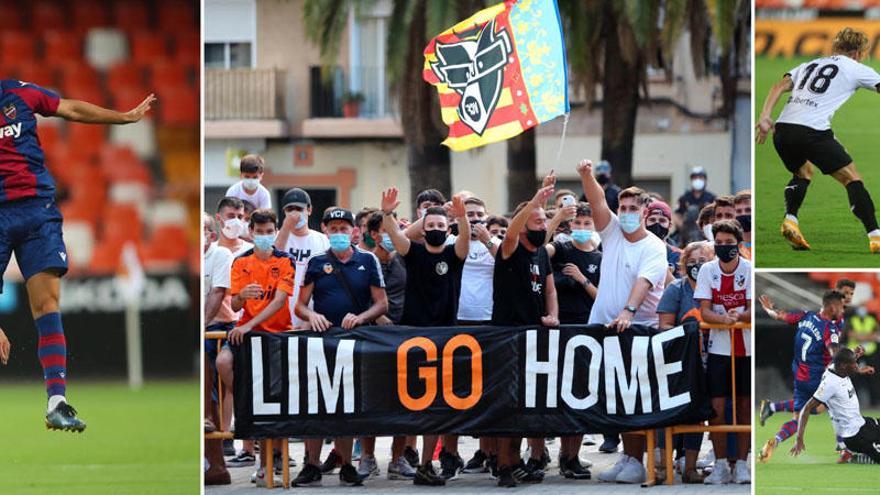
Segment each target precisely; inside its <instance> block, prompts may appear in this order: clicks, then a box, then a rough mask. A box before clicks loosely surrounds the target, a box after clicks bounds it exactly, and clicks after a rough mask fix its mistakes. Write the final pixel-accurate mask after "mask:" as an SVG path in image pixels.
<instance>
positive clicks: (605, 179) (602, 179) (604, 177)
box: [596, 174, 611, 186]
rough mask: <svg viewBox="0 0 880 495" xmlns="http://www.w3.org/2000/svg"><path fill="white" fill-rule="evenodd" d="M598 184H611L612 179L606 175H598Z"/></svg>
mask: <svg viewBox="0 0 880 495" xmlns="http://www.w3.org/2000/svg"><path fill="white" fill-rule="evenodd" d="M596 182H598V183H599V184H600V185H603V186H604V185H605V184H608V183H609V182H611V177H608V176H607V175H605V174H602V175H597V176H596Z"/></svg>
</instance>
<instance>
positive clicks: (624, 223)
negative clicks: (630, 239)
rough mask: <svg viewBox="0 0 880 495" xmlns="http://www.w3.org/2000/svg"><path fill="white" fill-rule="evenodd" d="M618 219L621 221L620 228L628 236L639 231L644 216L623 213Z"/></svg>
mask: <svg viewBox="0 0 880 495" xmlns="http://www.w3.org/2000/svg"><path fill="white" fill-rule="evenodd" d="M618 217H619V219H620V228H621V229H622V230H623V231H624V232H626V233H627V234H632V233H633V232H635V231H637V230H639V225H641V223H642V216H641V215H639V214H638V213H621V214H620V215H619V216H618Z"/></svg>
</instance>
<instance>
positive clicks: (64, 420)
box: [0, 79, 156, 432]
mask: <svg viewBox="0 0 880 495" xmlns="http://www.w3.org/2000/svg"><path fill="white" fill-rule="evenodd" d="M155 101H156V98H155V96H153V95H152V94H150V95H148V96H147V97H146V98H145V99H144V100H143V101H142V102H141V103H140V104H139V105H138V106H137V107H135V108H133V109H132V110H129V111H127V112H117V111H114V110H109V109H106V108H102V107H99V106H97V105H93V104H91V103H86V102H84V101H79V100H70V99H64V98H60V97H59V96H58V95H57V94H56V93H54V92H52V91H49V90H47V89H44V88H41V87H39V86H36V85H34V84H30V83H26V82H22V81H17V80H14V79H8V80H0V274H2V273H3V272H4V271H6V266H7V264H8V263H9V259H10V257H11V256H12V254H13V253H15V259H16V260H17V261H18V265H19V268H21V273H22V275H23V276H24V279H25V287H26V289H27V294H28V302H29V303H30V308H31V313H32V315H33V318H34V323H35V324H36V327H37V333H38V334H39V342H38V345H37V355H38V357H39V360H40V365H41V366H42V368H43V377H44V379H45V381H46V392H47V394H48V397H49V400H48V407H47V412H46V428H48V429H52V430H68V431H79V432H81V431H83V430H85V428H86V424H85V422H83V421H82V420H81V419H79V418H78V417H77V413H76V410H75V409H74V408H73V407H72V406H70V405H69V404H68V403H67V399H66V397H65V394H66V386H67V382H66V375H67V344H66V341H65V338H64V329H63V327H62V325H61V313H60V312H59V304H58V301H59V299H60V295H61V277H62V276H63V275H64V274H65V273H66V272H67V250H66V248H65V246H64V239H63V237H62V234H61V221H62V219H61V212H60V210H59V209H58V206H57V205H56V204H55V182H54V180H52V176H51V175H50V174H49V170H48V169H47V168H46V163H45V160H44V154H43V149H42V147H41V146H40V139H39V137H38V136H37V115H38V114H39V115H42V116H45V117H50V116H55V117H61V118H62V119H64V120H68V121H71V122H82V123H86V124H130V123H133V122H138V121H139V120H141V119H142V118H143V117H144V115H145V114H146V113H147V112H148V111H149V110H150V106H151V105H152V104H153V102H155ZM2 287H3V286H2V281H0V291H2ZM9 350H10V346H9V341H8V339H7V337H6V335H5V334H4V333H3V332H2V330H0V362H2V363H3V364H6V361H7V359H8V358H9Z"/></svg>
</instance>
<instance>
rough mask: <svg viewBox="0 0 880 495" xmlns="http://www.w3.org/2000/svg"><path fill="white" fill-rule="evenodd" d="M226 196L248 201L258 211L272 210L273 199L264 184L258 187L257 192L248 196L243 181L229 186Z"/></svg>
mask: <svg viewBox="0 0 880 495" xmlns="http://www.w3.org/2000/svg"><path fill="white" fill-rule="evenodd" d="M226 195H227V196H232V197H234V198H238V199H241V200H244V201H247V202H249V203H250V204H252V205H254V207H255V208H257V209H261V208H272V197H271V196H270V195H269V190H268V189H266V188H265V187H263V185H262V184H260V185H259V186H257V190H256V191H254V193H253V194H248V193H247V192H245V190H244V186H243V185H242V184H241V181H238V182H236V183H235V184H233V185H231V186H229V189H227V190H226Z"/></svg>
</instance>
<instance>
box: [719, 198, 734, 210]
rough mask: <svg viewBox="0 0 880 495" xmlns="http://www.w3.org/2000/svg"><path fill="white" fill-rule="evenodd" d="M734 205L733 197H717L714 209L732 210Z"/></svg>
mask: <svg viewBox="0 0 880 495" xmlns="http://www.w3.org/2000/svg"><path fill="white" fill-rule="evenodd" d="M734 204H735V200H734V199H733V196H718V197H717V198H715V208H718V207H719V206H720V207H722V208H733V207H734Z"/></svg>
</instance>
